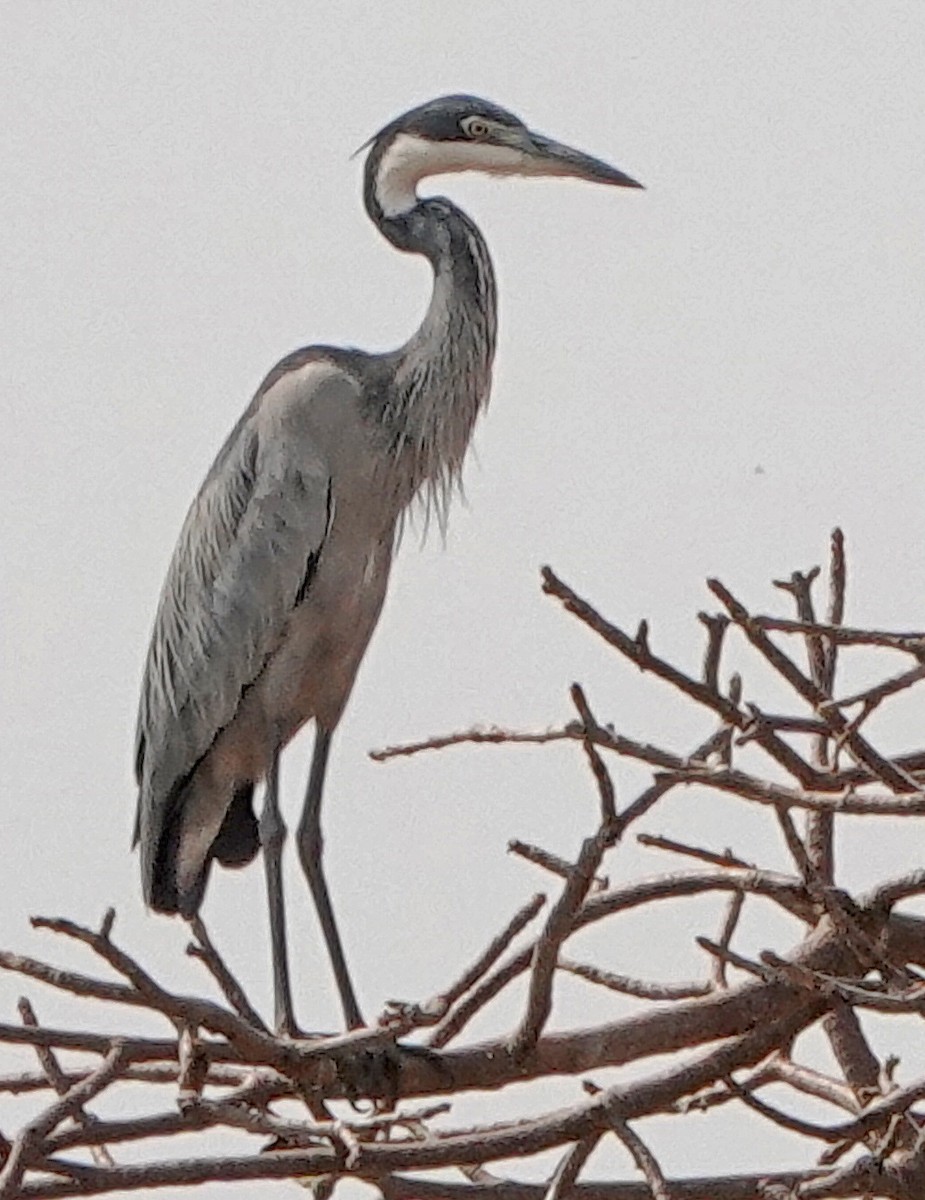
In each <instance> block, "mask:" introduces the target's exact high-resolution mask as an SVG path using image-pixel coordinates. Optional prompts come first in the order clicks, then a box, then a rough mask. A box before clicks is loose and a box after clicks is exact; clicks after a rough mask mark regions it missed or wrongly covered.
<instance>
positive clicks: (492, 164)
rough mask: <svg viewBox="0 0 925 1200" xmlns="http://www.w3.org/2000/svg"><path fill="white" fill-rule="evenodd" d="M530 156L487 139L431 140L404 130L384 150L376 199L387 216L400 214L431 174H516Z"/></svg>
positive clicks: (378, 175)
mask: <svg viewBox="0 0 925 1200" xmlns="http://www.w3.org/2000/svg"><path fill="white" fill-rule="evenodd" d="M525 161H526V156H525V155H524V153H523V151H522V150H517V149H515V148H514V147H513V146H493V145H489V144H488V143H486V142H463V141H459V142H431V141H428V140H427V138H422V137H417V136H416V135H415V134H411V133H400V134H398V135H397V137H396V138H395V139H394V140H393V141H392V143H391V145H390V146H389V148H388V149H387V150H386V152H385V154H383V156H382V158H381V160H380V162H379V169H378V171H377V172H376V181H375V185H374V190H375V195H376V200H377V201H378V202H379V207H380V208H381V209H382V212H383V215H384V216H386V217H397V216H399V215H400V214H401V213H406V212H408V211H409V210H410V209H412V208H414V206H415V204H417V202H418V195H417V185H418V184H419V183H420V182H421V180H422V179H425V178H427V177H428V176H430V175H453V174H457V173H458V172H460V171H483V172H485V173H486V174H489V175H516V174H519V173H520V172H522V171H523V170H524V165H525Z"/></svg>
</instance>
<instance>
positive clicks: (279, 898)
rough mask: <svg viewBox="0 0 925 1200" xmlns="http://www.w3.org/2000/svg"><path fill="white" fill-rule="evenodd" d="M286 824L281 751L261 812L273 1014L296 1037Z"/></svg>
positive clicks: (278, 1028) (279, 1025)
mask: <svg viewBox="0 0 925 1200" xmlns="http://www.w3.org/2000/svg"><path fill="white" fill-rule="evenodd" d="M285 842H286V826H285V824H284V822H283V816H282V813H281V812H280V809H279V753H278V752H277V753H275V754H274V755H273V761H272V762H271V764H270V769H269V771H268V772H267V790H266V797H265V799H264V802H263V812H262V813H261V814H260V846H261V849H262V850H263V865H264V869H265V870H266V873H267V908H268V909H269V913H270V946H271V949H272V954H273V1010H274V1011H273V1015H274V1020H275V1023H276V1031H277V1033H284V1034H288V1035H289V1036H290V1037H295V1036H296V1034H297V1033H298V1029H297V1027H296V1023H295V1013H294V1012H293V1009H292V987H291V986H290V983H289V955H288V950H287V945H286V909H285V905H284V902H283V846H284V845H285Z"/></svg>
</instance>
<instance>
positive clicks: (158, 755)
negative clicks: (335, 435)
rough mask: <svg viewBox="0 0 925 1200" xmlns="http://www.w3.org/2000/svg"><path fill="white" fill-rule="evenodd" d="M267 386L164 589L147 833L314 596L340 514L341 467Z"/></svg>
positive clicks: (140, 764) (145, 695)
mask: <svg viewBox="0 0 925 1200" xmlns="http://www.w3.org/2000/svg"><path fill="white" fill-rule="evenodd" d="M264 417H265V413H264V408H263V405H262V396H261V395H258V397H257V398H256V399H255V401H254V403H253V404H252V405H251V408H250V409H249V410H248V411H247V412H246V413H245V414H244V416H243V417H242V419H241V421H240V422H239V423H238V426H237V427H236V429H235V430H234V431H233V433H232V434H231V436H230V437H229V439H228V441H227V442H226V443H225V446H224V447H223V448H222V450H221V452H220V453H219V456H218V458H217V459H216V461H215V463H214V464H213V466H212V469H211V470H210V472H209V474H208V476H207V477H206V480H205V482H204V483H203V485H202V488H201V489H200V491H199V494H198V496H197V497H196V499H195V500H194V502H193V505H192V507H191V509H190V511H189V513H188V515H187V518H186V521H185V522H184V525H183V529H182V531H181V533H180V538H179V541H178V543H177V547H176V549H175V551H174V555H173V559H172V561H171V563H170V567H169V569H168V572H167V578H166V580H165V583H164V588H163V591H162V593H161V598H160V603H159V605H158V610H157V616H156V618H155V622H154V632H153V634H152V638H151V645H150V649H149V651H148V658H147V663H146V665H145V672H144V681H143V685H142V694H141V704H140V707H139V714H138V727H137V735H136V759H135V765H136V775H137V778H138V782H139V784H140V785H141V786H140V792H139V809H138V816H137V818H136V825H135V841H136V842H137V841H138V838H139V832H140V830H142V829H143V830H144V836H145V839H146V840H147V838H148V836H149V835H150V834H155V835H156V831H157V830H158V828H159V827H160V824H161V822H162V821H163V818H164V813H165V809H166V807H167V805H168V803H169V799H170V797H171V795H172V794H174V793H175V791H176V789H177V787H178V785H181V784H182V782H183V781H184V780H185V779H186V778H187V777H188V776H189V774H190V772H191V771H192V770H193V769H194V768H195V766H196V764H197V763H198V761H199V760H200V759H201V758H202V756H203V755H204V754H205V753H206V751H207V750H208V748H209V746H210V745H211V743H212V741H213V740H214V738H215V736H216V735H217V734H218V733H219V731H220V730H221V729H223V728H224V727H225V726H226V725H227V724H228V723H229V722H230V721H231V719H232V718H233V716H234V714H235V711H236V709H237V707H238V704H239V701H240V698H241V695H242V692H243V691H244V690H245V688H246V687H247V686H248V685H249V684H250V683H252V682H253V681H254V680H255V679H256V678H257V676H258V675H259V674H260V672H261V670H262V669H263V667H264V665H265V663H266V662H267V660H268V658H269V657H270V656H271V655H272V654H273V652H274V651H275V650H276V648H277V647H278V646H279V644H280V642H281V640H282V638H283V636H284V635H285V632H286V627H287V624H288V621H289V617H290V614H291V613H292V611H293V609H294V608H295V606H296V605H297V603H299V602H300V600H301V599H302V598H303V597H304V594H305V590H306V588H307V586H308V583H309V581H310V579H311V575H312V572H313V569H314V564H315V562H316V560H317V557H318V554H319V552H320V550H321V546H322V543H323V542H324V538H325V536H326V534H327V530H328V526H329V522H330V516H331V503H330V501H331V495H330V476H329V473H328V470H327V468H326V466H325V463H324V462H323V461H322V459H321V457H320V456H319V454H318V453H317V451H316V449H315V447H314V446H313V445H312V444H311V440H310V438H309V436H308V434H307V431H306V427H305V425H304V423H298V424H297V425H296V426H295V427H292V426H290V425H289V424H288V423H287V422H285V421H282V422H281V421H280V420H278V419H272V420H270V419H262V418H264Z"/></svg>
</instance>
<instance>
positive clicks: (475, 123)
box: [461, 117, 489, 138]
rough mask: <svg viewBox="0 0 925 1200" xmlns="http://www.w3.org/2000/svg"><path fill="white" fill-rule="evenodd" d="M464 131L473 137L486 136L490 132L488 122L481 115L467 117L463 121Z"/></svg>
mask: <svg viewBox="0 0 925 1200" xmlns="http://www.w3.org/2000/svg"><path fill="white" fill-rule="evenodd" d="M461 124H462V129H463V133H465V135H466V136H467V137H471V138H486V137H488V134H489V129H488V123H487V122H486V121H483V120H482V118H481V117H466V119H465V120H464V121H462V122H461Z"/></svg>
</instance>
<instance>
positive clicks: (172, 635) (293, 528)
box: [133, 95, 642, 1034]
mask: <svg viewBox="0 0 925 1200" xmlns="http://www.w3.org/2000/svg"><path fill="white" fill-rule="evenodd" d="M361 149H368V154H367V157H366V162H365V173H364V189H363V198H364V202H365V208H366V212H367V214H368V215H369V218H370V219H371V220H372V222H373V224H374V225H375V226H376V228H377V229H378V230H379V231H380V232H381V233H382V234H383V235H384V236H385V237H386V238H387V239H388V241H389V242H391V244H392V245H393V246H394V247H395V248H396V249H398V250H401V251H405V252H407V253H411V254H420V255H423V256H424V257H425V258H426V259H428V260H429V263H430V265H431V268H432V271H433V287H432V294H431V299H430V304H429V307H428V308H427V311H426V314H425V316H424V319H423V321H422V323H421V325H420V327H419V328H418V329H417V331H416V332H415V333H414V334H412V336H411V337H410V338H409V339H408V340H407V341H406V342H405V343H404V345H402V346H400V347H399V348H398V349H397V350H392V351H390V352H387V353H367V352H365V351H362V350H356V349H344V348H338V347H334V346H327V345H313V346H308V347H305V348H302V349H299V350H296V351H294V352H293V353H291V354H289V355H287V356H286V357H285V358H283V359H282V360H281V361H280V362H279V363H277V365H276V366H274V367H273V368H272V370H271V371H270V372H269V374H268V375H267V376H266V378H265V379H264V380H263V382H262V383H261V385H260V387H259V388H258V389H257V392H256V394H255V396H254V398H253V400H252V401H251V403H250V405H249V406H248V407H247V409H246V410H245V411H244V413H243V415H242V416H241V417H240V419H239V420H238V422H237V424H236V425H235V427H234V429H233V430H232V431H231V434H230V435H229V437H228V438H227V440H226V441H225V443H224V445H223V446H222V448H221V449H220V450H219V452H218V455H217V457H216V459H215V461H214V462H213V464H212V467H211V469H210V470H209V472H208V474H207V475H206V477H205V480H204V482H203V484H202V486H201V488H200V490H199V492H198V494H197V495H196V497H195V499H194V500H193V503H192V506H191V508H190V510H189V513H188V515H187V517H186V520H185V522H184V524H183V526H182V529H181V532H180V535H179V540H178V542H177V545H176V549H175V551H174V553H173V557H172V559H171V561H170V565H169V568H168V570H167V576H166V579H165V582H164V585H163V589H162V592H161V596H160V601H159V604H158V607H157V613H156V617H155V621H154V629H153V633H152V636H151V642H150V646H149V650H148V655H147V660H146V663H145V668H144V677H143V682H142V688H141V700H140V704H139V714H138V725H137V735H136V746H135V750H136V753H135V773H136V779H137V783H138V805H137V816H136V822H135V833H134V842H133V845H138V846H140V857H141V874H142V884H143V892H144V898H145V901H146V903H147V905H148V906H149V907H150V908H152V909H154V910H156V911H158V912H163V913H179V914H181V915H182V916H184V917H186V918H187V919H190V918H192V917H194V916H195V915H196V914H197V913H198V911H199V909H200V906H201V903H202V900H203V896H204V893H205V890H206V884H207V881H208V878H209V873H210V870H211V867H212V864H213V862H215V861H217V862H219V863H221V864H222V865H223V866H227V867H235V866H243V865H244V864H246V863H249V862H251V861H252V860H253V859H254V858H255V857H256V855H257V854H258V852H259V851H261V850H262V852H263V858H264V866H265V874H266V890H267V903H268V909H269V926H270V941H271V951H272V971H273V994H274V1015H275V1019H276V1026H277V1029H278V1030H279V1031H280V1032H283V1033H290V1034H292V1033H294V1032H295V1031H296V1030H297V1026H296V1022H295V1014H294V1009H293V1001H292V989H291V983H290V972H289V960H288V951H287V939H286V913H285V908H284V902H283V886H282V854H283V849H284V845H285V841H286V837H287V829H286V826H285V824H284V821H283V817H282V814H281V811H280V803H279V758H280V753H281V751H282V750H283V749H284V747H285V746H286V745H287V743H288V742H289V741H290V740H291V739H292V738H293V737H294V735H295V734H296V733H297V732H298V731H299V730H300V729H301V728H302V726H303V725H305V724H306V723H307V722H308V721H310V720H313V721H314V723H315V743H314V753H313V757H312V762H311V767H310V771H309V778H308V783H307V788H306V793H305V802H304V807H303V809H302V814H301V818H300V820H299V824H298V828H297V832H296V838H295V844H296V848H297V853H298V858H299V860H300V863H301V867H302V871H303V872H304V875H305V878H306V880H307V883H308V887H309V890H310V892H311V895H312V898H313V900H314V904H315V909H316V912H317V916H318V921H319V924H320V927H321V931H322V933H323V936H324V940H325V942H326V945H327V952H328V956H329V958H330V963H331V967H332V970H333V975H334V979H335V981H336V986H337V990H338V993H339V998H340V1004H341V1007H342V1009H343V1015H344V1020H345V1023H346V1025H347V1027H348V1028H357V1027H360V1026H361V1025H362V1024H363V1018H362V1014H361V1010H360V1006H359V1004H358V1002H357V997H356V993H355V991H354V988H353V984H352V981H351V977H350V973H349V971H348V968H347V961H346V957H345V953H344V948H343V944H342V940H341V936H340V933H339V930H338V926H337V922H336V921H335V917H334V911H333V908H332V905H331V900H330V895H329V892H328V887H327V883H326V881H325V875H324V870H323V865H322V848H323V843H322V829H321V805H322V793H323V790H324V782H325V771H326V767H327V763H328V757H329V754H330V749H331V740H332V737H333V735H334V732H335V730H336V729H337V726H338V723H339V721H340V720H341V717H342V715H343V712H344V708H345V706H346V704H347V701H348V698H349V696H350V693H351V690H352V688H353V686H354V682H355V680H356V676H357V671H358V669H359V667H360V663H361V661H362V659H363V656H364V653H365V651H366V648H367V645H368V643H369V640H370V637H371V635H372V633H373V630H374V629H375V627H376V623H377V621H378V619H379V614H380V611H381V608H382V603H383V600H384V598H385V594H386V586H387V584H388V579H389V570H390V566H391V562H392V558H393V554H394V552H395V548H396V543H397V537H398V534H399V532H400V530H401V526H402V522H403V518H404V516H405V515H406V513H407V512H408V510H409V508H410V507H411V506H412V505H413V504H415V502H417V503H419V504H422V505H423V506H424V508H425V510H426V512H427V513H428V514H435V515H436V516H437V518H438V519H439V520H440V521H441V523H442V522H445V519H446V513H447V506H448V504H449V502H450V499H451V496H452V493H453V491H454V489H455V487H456V485H457V484H458V482H459V479H460V472H461V469H462V465H463V460H464V458H465V455H466V450H467V448H468V446H469V442H470V439H471V437H472V432H473V427H474V425H475V422H476V418H477V417H478V416H479V414H480V412H481V411H482V410H483V409H484V408H485V405H486V403H487V401H488V396H489V390H490V385H491V372H492V361H493V358H494V354H495V341H496V325H497V320H496V304H497V293H496V286H495V276H494V271H493V268H492V262H491V258H490V256H489V252H488V247H487V245H486V243H485V239H484V238H483V236H482V234H481V232H480V231H479V229H478V227H477V226H476V225H475V224H474V222H473V221H472V220H471V219H470V218H469V217H468V216H467V215H466V214H465V213H464V212H463V211H462V210H461V209H460V208H459V207H457V206H456V205H455V204H453V203H452V201H450V200H448V199H445V198H444V197H439V196H427V197H422V196H419V195H418V185H419V184H420V182H421V181H422V180H423V179H425V178H427V177H430V176H434V175H448V174H453V173H458V172H463V171H479V172H484V173H487V174H490V175H524V176H534V175H535V176H571V177H575V178H578V179H583V180H588V181H590V182H593V183H602V184H609V185H614V186H617V187H623V188H639V187H641V186H642V185H641V184H639V183H637V182H636V180H634V179H632V178H630V176H629V175H626V174H624V173H623V172H622V171H620V170H618V169H617V168H616V167H613V166H610V165H609V164H607V163H606V162H603V161H601V160H600V159H597V158H594V157H592V156H590V155H588V154H585V153H583V152H582V151H580V150H576V149H574V148H572V147H570V146H566V145H563V144H562V143H560V142H557V141H553V140H552V139H551V138H549V137H546V136H544V135H542V134H540V133H537V132H535V131H533V130H531V129H529V128H528V127H527V126H526V125H525V124H524V122H523V121H521V120H520V119H519V118H518V117H517V116H515V115H514V114H513V113H511V112H508V111H507V110H505V109H503V108H501V107H499V106H498V105H496V104H493V103H490V102H489V101H486V100H482V99H479V98H478V97H475V96H469V95H453V96H444V97H441V98H439V99H436V100H432V101H430V102H428V103H426V104H422V105H420V106H418V107H416V108H413V109H411V110H410V111H409V112H406V113H405V114H404V115H403V116H400V117H398V118H397V119H395V120H393V121H391V122H390V123H389V124H388V125H386V126H385V128H384V129H382V130H381V131H380V132H379V133H378V134H376V135H375V137H373V138H372V139H371V140H370V141H369V142H368V143H366V146H364V147H361ZM264 781H265V784H266V786H265V794H264V799H263V806H262V809H261V815H260V818H259V821H258V819H257V817H256V815H255V812H254V793H255V789H256V787H257V785H258V784H260V783H262V782H264Z"/></svg>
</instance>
